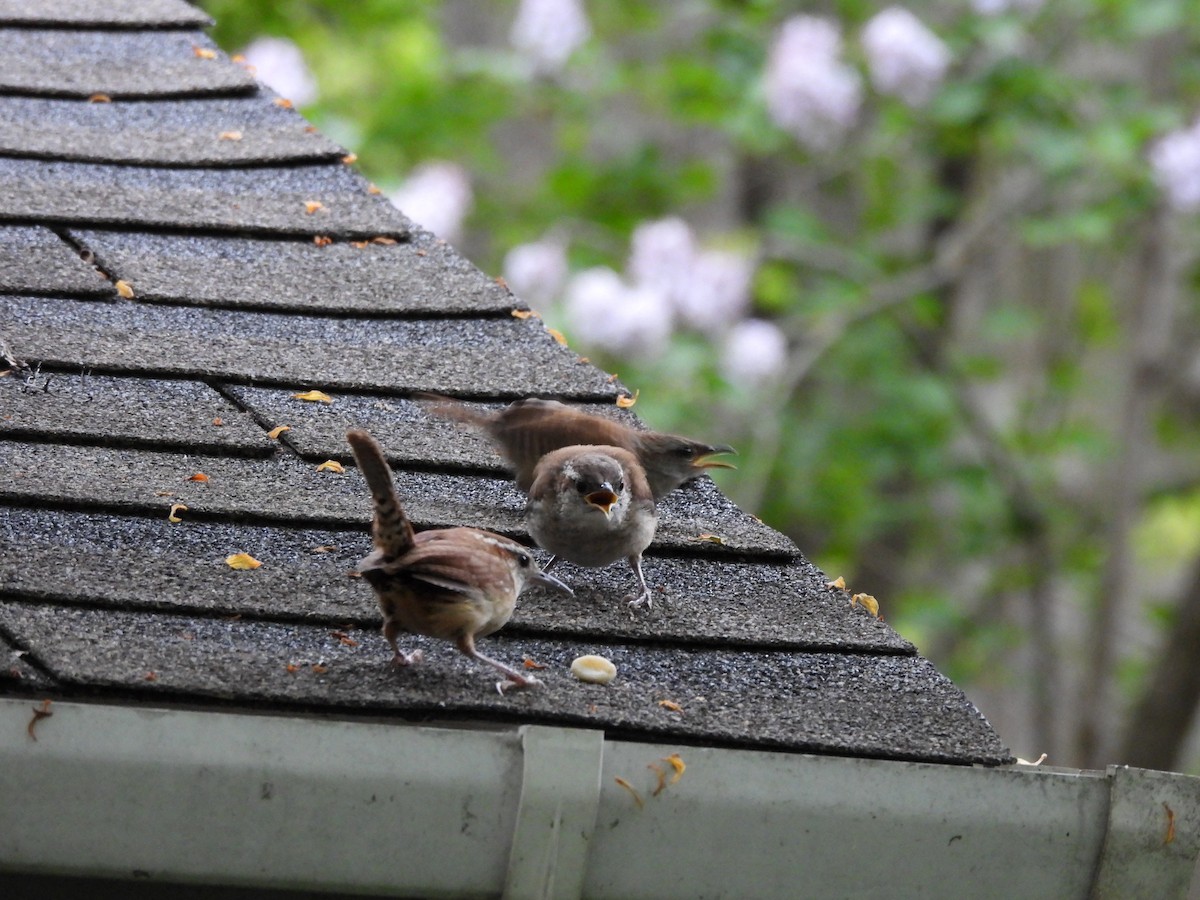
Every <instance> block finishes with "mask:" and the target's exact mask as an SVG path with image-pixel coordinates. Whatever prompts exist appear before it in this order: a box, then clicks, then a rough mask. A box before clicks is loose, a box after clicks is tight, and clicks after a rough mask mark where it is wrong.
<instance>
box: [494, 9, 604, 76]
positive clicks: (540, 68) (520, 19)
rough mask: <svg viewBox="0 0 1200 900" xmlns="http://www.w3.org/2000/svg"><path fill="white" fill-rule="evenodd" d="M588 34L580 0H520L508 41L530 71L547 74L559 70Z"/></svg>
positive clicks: (588, 29)
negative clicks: (522, 56) (523, 59)
mask: <svg viewBox="0 0 1200 900" xmlns="http://www.w3.org/2000/svg"><path fill="white" fill-rule="evenodd" d="M591 34H592V28H591V25H589V24H588V18H587V13H586V12H584V9H583V3H582V2H581V0H521V5H520V6H519V7H518V8H517V16H516V18H515V19H514V20H513V24H512V30H511V31H510V32H509V41H511V42H512V45H513V47H515V48H516V49H517V50H519V51H521V52H522V53H524V54H525V55H526V57H527V59H528V62H529V63H530V66H531V68H532V69H533V71H534V72H537V73H539V74H549V73H554V72H559V71H561V70H562V68H563V66H565V65H566V64H567V60H568V59H569V58H570V56H571V54H572V53H574V52H575V51H576V50H578V49H579V47H581V46H582V45H583V44H584V42H586V41H587V39H588V38H589V37H591Z"/></svg>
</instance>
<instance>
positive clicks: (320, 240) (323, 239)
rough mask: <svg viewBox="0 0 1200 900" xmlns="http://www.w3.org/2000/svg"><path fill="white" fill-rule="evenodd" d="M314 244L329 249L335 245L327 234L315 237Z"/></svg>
mask: <svg viewBox="0 0 1200 900" xmlns="http://www.w3.org/2000/svg"><path fill="white" fill-rule="evenodd" d="M313 243H314V244H316V245H317V246H318V247H328V246H329V245H330V244H332V243H333V238H331V237H330V236H329V235H327V234H318V235H315V236H314V237H313Z"/></svg>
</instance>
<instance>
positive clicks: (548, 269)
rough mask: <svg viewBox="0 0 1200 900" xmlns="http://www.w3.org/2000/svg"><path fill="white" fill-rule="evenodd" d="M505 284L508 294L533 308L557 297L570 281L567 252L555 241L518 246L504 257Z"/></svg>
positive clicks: (534, 242)
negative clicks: (510, 293) (567, 281)
mask: <svg viewBox="0 0 1200 900" xmlns="http://www.w3.org/2000/svg"><path fill="white" fill-rule="evenodd" d="M504 280H505V282H507V284H508V287H509V290H511V291H512V292H513V293H514V294H516V295H517V296H518V297H520V298H521V299H522V300H524V301H525V302H527V303H529V304H532V305H534V306H545V305H546V304H548V303H550V302H551V301H553V300H554V299H555V298H557V297H558V294H559V291H561V290H562V286H563V283H564V282H565V281H566V280H567V251H566V248H565V247H563V245H562V244H560V243H558V242H557V241H553V240H543V241H533V242H531V243H528V244H519V245H517V246H516V247H513V248H512V249H511V250H509V251H508V253H506V254H504Z"/></svg>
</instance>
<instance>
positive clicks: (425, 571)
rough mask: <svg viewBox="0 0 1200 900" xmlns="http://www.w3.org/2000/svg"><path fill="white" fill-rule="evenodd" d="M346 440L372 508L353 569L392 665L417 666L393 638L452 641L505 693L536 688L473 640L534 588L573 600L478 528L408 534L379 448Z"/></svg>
mask: <svg viewBox="0 0 1200 900" xmlns="http://www.w3.org/2000/svg"><path fill="white" fill-rule="evenodd" d="M346 440H347V441H349V443H350V449H351V450H352V451H353V452H354V459H355V462H356V463H357V464H358V468H359V471H360V472H362V474H363V477H364V478H365V479H366V481H367V487H368V488H369V489H370V491H371V500H372V502H373V505H374V511H375V516H374V521H373V523H372V527H371V534H372V538H373V540H374V544H375V549H374V550H373V551H372V552H371V553H370V554H368V555H367V556H366V557H364V558H363V560H362V561H361V562H359V564H358V569H357V570H358V571H359V572H360V573H362V576H363V577H364V578H365V579H366V580H367V582H368V583H369V584H370V585H371V587H372V588H374V589H375V595H376V597H377V598H378V600H379V607H380V609H381V610H382V612H383V636H384V638H385V639H386V640H387V642H388V644H390V645H391V648H392V650H393V651H394V652H395V656H394V657H393V660H392V662H393V664H395V665H398V666H407V665H411V664H413V663H416V662H419V661H420V659H421V651H420V650H416V651H413V652H412V653H404V652H403V651H401V650H400V647H399V645H398V644H397V643H396V638H397V636H398V635H399V633H400V632H401V631H408V632H412V633H415V634H423V635H427V636H429V637H435V638H440V639H442V640H446V641H453V642H454V645H455V646H456V647H457V648H458V649H459V651H461V652H462V653H464V654H465V655H467V656H469V657H471V658H472V659H477V660H479V661H480V662H484V663H487V664H488V665H489V666H492V667H494V668H496V669H497V670H499V671H500V672H502V673H503V674H504V676H505V678H506V680H505V681H499V682H497V683H496V689H497V690H498V691H500V693H504V691H505V689H507V688H528V687H533V686H534V685H536V684H538V683H539V682H538V680H537V679H536V678H534V677H533V676H532V675H527V674H523V673H521V672H518V671H516V670H515V669H513V668H511V667H509V666H506V665H505V664H504V663H502V662H499V661H498V660H495V659H492V658H490V657H488V656H484V655H483V654H482V653H480V652H479V651H478V650H477V649H476V647H475V639H476V638H479V637H483V636H484V635H488V634H491V633H492V632H494V631H497V630H499V629H500V628H502V627H503V626H504V624H505V623H506V622H508V620H509V618H510V617H511V616H512V613H513V608H514V607H515V606H516V602H517V597H518V595H519V594H520V593H521V591H522V590H524V589H525V588H526V587H528V586H530V585H533V584H540V585H544V586H546V587H551V588H554V589H556V590H559V591H563V592H565V593H568V594H570V593H573V592H572V591H571V589H570V588H569V587H567V585H565V584H563V582H561V581H559V580H558V579H557V578H555V577H554V576H553V575H548V574H546V573H545V572H543V571H542V570H541V569H540V568H539V567H538V564H537V562H536V561H535V560H534V559H533V556H532V555H531V553H530V551H529V548H527V547H524V546H522V545H521V544H518V543H517V542H516V541H513V540H509V539H508V538H506V537H503V536H501V535H498V534H493V533H491V532H489V531H482V530H480V529H478V528H440V529H435V530H431V531H421V532H414V530H413V526H412V522H410V521H409V519H408V516H407V515H406V514H405V512H404V507H403V506H402V505H401V503H400V497H399V496H398V495H397V493H396V488H395V485H394V483H393V481H392V471H391V469H390V468H389V467H388V464H387V460H386V459H385V458H384V455H383V450H382V449H381V448H380V446H379V443H378V442H377V441H376V440H375V439H374V438H373V437H371V436H370V435H369V434H367V433H366V432H365V431H360V430H357V429H355V430H351V431H348V432H347V433H346Z"/></svg>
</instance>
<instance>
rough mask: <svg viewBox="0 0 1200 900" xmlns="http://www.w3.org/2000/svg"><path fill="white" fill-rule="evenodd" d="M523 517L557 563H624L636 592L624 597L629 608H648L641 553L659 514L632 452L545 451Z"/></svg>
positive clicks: (605, 448) (590, 449) (610, 449)
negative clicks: (631, 573)
mask: <svg viewBox="0 0 1200 900" xmlns="http://www.w3.org/2000/svg"><path fill="white" fill-rule="evenodd" d="M525 518H526V526H527V527H528V528H529V534H530V535H531V536H532V537H533V539H534V540H535V541H537V543H538V546H540V547H543V548H545V549H546V550H549V551H550V552H551V553H553V554H554V556H555V559H557V558H558V557H560V556H561V557H562V558H563V559H568V560H570V561H571V562H573V563H577V564H578V565H581V566H606V565H608V564H609V563H611V562H615V561H616V560H618V559H622V558H623V559H626V560H628V561H629V565H630V566H631V567H632V568H633V571H634V574H635V575H637V580H638V587H639V588H640V592H639V593H638V594H637V595H630V596H629V597H627V598H626V599H627V600H629V605H630V606H632V607H638V606H642V605H643V604H644V605H646V606H650V605H651V598H650V588H648V587H647V586H646V578H645V576H643V575H642V551H643V550H645V549H646V548H647V547H648V546H650V542H651V541H652V540H653V539H654V531H655V529H656V528H657V527H658V514H657V513H656V512H655V510H654V496H653V494H651V492H650V485H649V484H648V482H647V481H646V473H645V472H644V471H643V470H642V467H641V464H639V463H638V460H637V457H636V456H634V455H633V453H631V452H630V451H628V450H624V449H622V448H621V447H611V446H574V447H562V448H560V449H558V450H554V451H552V452H550V453H547V454H546V455H545V456H543V457H542V458H541V461H540V462H538V464H537V466H536V467H535V468H534V471H533V484H532V486H531V487H530V488H529V502H528V504H527V505H526V507H525ZM553 563H554V560H551V561H550V564H549V565H553ZM549 565H548V566H547V568H549Z"/></svg>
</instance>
